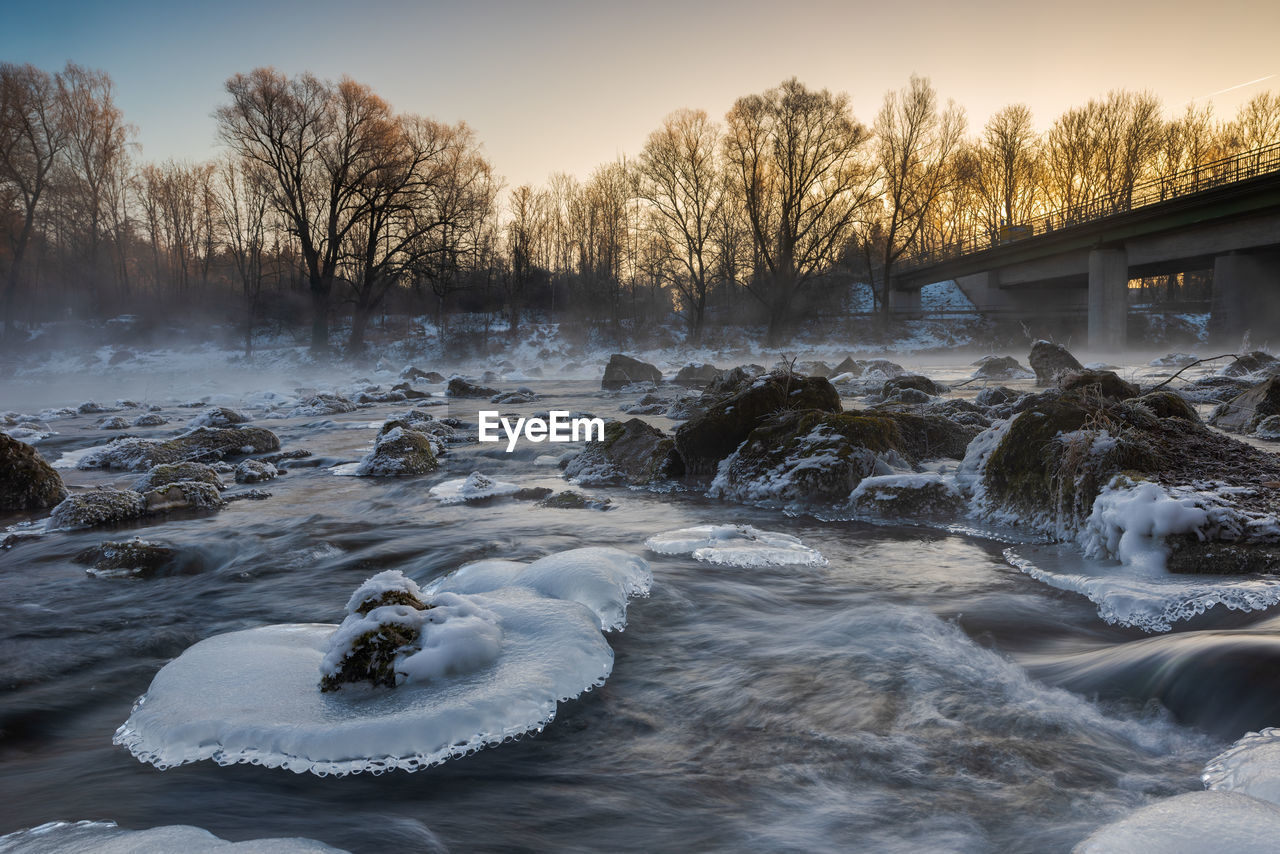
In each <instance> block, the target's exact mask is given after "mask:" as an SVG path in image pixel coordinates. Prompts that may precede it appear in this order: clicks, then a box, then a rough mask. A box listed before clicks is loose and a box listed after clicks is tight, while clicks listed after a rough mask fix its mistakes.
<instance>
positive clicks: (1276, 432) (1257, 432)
mask: <svg viewBox="0 0 1280 854" xmlns="http://www.w3.org/2000/svg"><path fill="white" fill-rule="evenodd" d="M1253 435H1254V436H1255V437H1257V438H1259V439H1266V440H1267V441H1269V442H1275V441H1280V415H1268V416H1267V417H1266V418H1264V419H1262V421H1261V422H1259V423H1258V426H1257V427H1255V428H1254V430H1253Z"/></svg>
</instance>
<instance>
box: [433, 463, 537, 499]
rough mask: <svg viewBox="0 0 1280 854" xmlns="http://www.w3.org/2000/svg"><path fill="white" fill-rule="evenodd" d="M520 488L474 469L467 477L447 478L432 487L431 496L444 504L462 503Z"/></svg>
mask: <svg viewBox="0 0 1280 854" xmlns="http://www.w3.org/2000/svg"><path fill="white" fill-rule="evenodd" d="M519 490H520V487H518V486H516V485H515V484H514V483H507V482H505V481H500V480H494V479H493V478H491V477H489V476H488V475H487V474H484V473H483V472H478V471H473V472H472V473H471V474H469V475H467V476H466V477H460V478H455V479H453V480H446V481H445V482H444V483H440V484H437V485H436V486H433V487H431V497H432V498H435V499H437V500H438V501H440V502H441V503H442V504H461V503H462V502H464V501H480V500H482V499H485V498H498V497H501V496H504V495H512V494H513V493H516V492H518V491H519Z"/></svg>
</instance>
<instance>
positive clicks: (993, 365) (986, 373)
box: [973, 356, 1032, 380]
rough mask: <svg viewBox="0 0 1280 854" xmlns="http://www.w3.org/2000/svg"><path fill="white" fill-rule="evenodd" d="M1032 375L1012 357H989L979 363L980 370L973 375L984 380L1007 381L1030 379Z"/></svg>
mask: <svg viewBox="0 0 1280 854" xmlns="http://www.w3.org/2000/svg"><path fill="white" fill-rule="evenodd" d="M1031 373H1032V372H1031V371H1029V370H1028V369H1026V368H1024V367H1023V366H1022V365H1020V364H1019V363H1018V360H1017V359H1015V358H1013V357H1012V356H987V357H985V358H983V359H982V361H980V362H978V369H977V370H976V371H974V372H973V375H974V376H975V377H982V378H984V379H992V380H1007V379H1016V378H1018V377H1029V376H1031Z"/></svg>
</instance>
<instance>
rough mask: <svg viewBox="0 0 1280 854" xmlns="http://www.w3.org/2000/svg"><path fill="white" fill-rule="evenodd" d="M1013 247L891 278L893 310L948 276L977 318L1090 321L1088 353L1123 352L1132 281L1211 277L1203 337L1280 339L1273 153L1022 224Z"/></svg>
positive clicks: (994, 245) (913, 266) (984, 249)
mask: <svg viewBox="0 0 1280 854" xmlns="http://www.w3.org/2000/svg"><path fill="white" fill-rule="evenodd" d="M1018 231H1019V232H1020V233H1021V234H1022V235H1025V236H1022V237H1021V238H1020V239H1014V240H1005V241H1003V242H1001V241H998V240H996V241H992V240H990V239H989V238H988V239H987V240H986V242H985V245H975V242H974V241H969V242H968V246H966V245H965V244H964V243H957V244H955V245H952V246H949V247H944V248H943V249H942V250H941V251H939V252H935V253H932V254H929V255H922V256H917V257H915V258H913V259H911V260H909V261H907V262H905V263H902V264H900V266H899V268H898V269H897V270H895V271H894V273H893V276H892V282H891V285H892V286H891V288H890V301H891V304H892V306H893V308H894V310H895V311H911V310H912V309H913V308H918V307H919V304H920V288H921V287H922V286H924V285H926V284H930V283H932V282H939V281H945V280H947V279H954V280H955V281H956V283H957V284H958V285H959V286H960V288H961V289H962V290H963V291H964V293H965V294H966V296H968V297H969V299H970V300H971V301H972V302H973V304H974V306H975V307H976V308H977V309H978V310H979V311H981V312H992V313H995V312H999V313H1004V314H1012V315H1014V316H1021V317H1027V318H1038V317H1045V316H1053V315H1058V316H1061V315H1064V314H1067V315H1073V314H1074V315H1079V316H1083V315H1086V314H1087V316H1088V325H1089V346H1090V348H1091V349H1094V350H1097V351H1103V352H1105V351H1118V350H1121V349H1123V348H1124V347H1125V346H1126V345H1127V343H1128V342H1127V341H1126V337H1127V336H1126V331H1125V330H1126V317H1127V314H1128V309H1129V280H1130V279H1138V278H1143V277H1147V276H1158V275H1164V274H1170V273H1181V272H1190V271H1200V270H1212V271H1213V284H1212V307H1211V315H1210V325H1209V331H1210V336H1211V337H1212V338H1215V339H1217V340H1222V341H1225V342H1231V343H1235V342H1238V341H1239V339H1240V336H1242V335H1243V334H1244V332H1245V331H1247V330H1251V331H1252V337H1253V339H1254V341H1255V343H1262V342H1263V340H1264V339H1266V340H1270V341H1271V342H1272V343H1273V344H1274V343H1276V342H1277V341H1280V145H1272V146H1268V147H1266V148H1263V149H1258V150H1255V151H1251V152H1246V153H1244V154H1241V155H1236V156H1234V157H1231V158H1227V159H1225V160H1222V161H1217V162H1216V163H1213V164H1208V165H1206V166H1204V167H1200V168H1199V169H1197V170H1192V171H1189V172H1187V173H1180V174H1179V175H1175V176H1173V177H1172V178H1168V179H1164V180H1161V181H1153V182H1150V183H1149V184H1144V185H1141V186H1139V187H1135V188H1134V192H1133V194H1132V195H1131V196H1130V197H1129V198H1127V199H1125V200H1124V201H1123V203H1117V202H1116V201H1115V200H1094V201H1092V202H1091V203H1089V204H1087V205H1081V206H1078V207H1077V208H1075V209H1072V210H1069V211H1061V212H1054V213H1052V214H1046V215H1044V216H1041V217H1038V218H1037V219H1036V220H1034V221H1032V222H1031V223H1028V224H1026V225H1024V226H1021V227H1020V228H1019V229H1018Z"/></svg>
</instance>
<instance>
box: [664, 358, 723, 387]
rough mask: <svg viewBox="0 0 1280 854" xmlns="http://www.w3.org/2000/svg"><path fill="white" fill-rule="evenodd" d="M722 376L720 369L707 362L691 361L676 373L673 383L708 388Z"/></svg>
mask: <svg viewBox="0 0 1280 854" xmlns="http://www.w3.org/2000/svg"><path fill="white" fill-rule="evenodd" d="M718 376H720V369H719V368H717V367H716V366H715V365H711V364H707V363H706V362H700V363H694V362H691V363H689V364H687V365H685V366H684V367H683V368H681V369H680V371H679V372H678V373H677V374H676V376H675V379H673V380H672V382H673V383H675V384H676V385H679V386H684V387H685V388H706V387H707V386H708V385H710V384H711V383H713V382H715V379H716V377H718Z"/></svg>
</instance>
